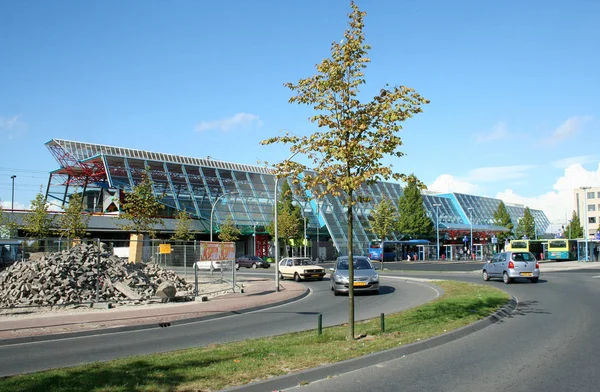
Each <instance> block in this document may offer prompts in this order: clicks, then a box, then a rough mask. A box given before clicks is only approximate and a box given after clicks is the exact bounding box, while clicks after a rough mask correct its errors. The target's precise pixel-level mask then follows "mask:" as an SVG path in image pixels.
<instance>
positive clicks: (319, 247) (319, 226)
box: [317, 199, 321, 261]
mask: <svg viewBox="0 0 600 392" xmlns="http://www.w3.org/2000/svg"><path fill="white" fill-rule="evenodd" d="M319 205H320V202H319V199H317V261H320V256H321V255H320V253H319V250H320V249H321V245H320V244H319V229H320V228H321V223H320V220H319Z"/></svg>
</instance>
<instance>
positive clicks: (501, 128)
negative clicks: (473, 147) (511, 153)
mask: <svg viewBox="0 0 600 392" xmlns="http://www.w3.org/2000/svg"><path fill="white" fill-rule="evenodd" d="M509 136H510V133H509V132H508V126H507V125H506V123H505V122H502V121H500V122H497V123H496V124H495V125H494V127H493V128H492V130H491V131H486V132H482V133H479V134H476V135H475V142H477V143H485V142H491V141H494V140H501V139H507V138H508V137H509Z"/></svg>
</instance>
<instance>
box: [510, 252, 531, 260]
mask: <svg viewBox="0 0 600 392" xmlns="http://www.w3.org/2000/svg"><path fill="white" fill-rule="evenodd" d="M512 260H513V261H535V256H534V255H533V253H530V252H515V253H513V254H512Z"/></svg>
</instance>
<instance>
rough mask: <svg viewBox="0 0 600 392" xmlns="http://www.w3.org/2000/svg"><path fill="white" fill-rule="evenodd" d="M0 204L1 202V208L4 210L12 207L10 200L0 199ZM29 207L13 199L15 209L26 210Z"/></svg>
mask: <svg viewBox="0 0 600 392" xmlns="http://www.w3.org/2000/svg"><path fill="white" fill-rule="evenodd" d="M0 204H2V209H3V210H4V211H10V209H11V207H12V202H11V201H10V200H8V201H6V200H1V201H0ZM27 209H29V208H28V207H27V206H26V205H25V204H21V203H19V202H16V201H15V210H27Z"/></svg>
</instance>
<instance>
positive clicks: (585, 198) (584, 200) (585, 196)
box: [580, 186, 590, 261]
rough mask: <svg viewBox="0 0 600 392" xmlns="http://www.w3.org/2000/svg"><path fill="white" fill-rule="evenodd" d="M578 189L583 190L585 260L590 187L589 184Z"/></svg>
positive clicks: (586, 259)
mask: <svg viewBox="0 0 600 392" xmlns="http://www.w3.org/2000/svg"><path fill="white" fill-rule="evenodd" d="M580 189H582V190H583V202H584V205H583V213H584V215H585V218H584V219H585V221H584V223H585V261H588V237H589V234H588V233H589V231H588V217H587V208H588V207H587V190H588V189H590V187H589V186H582V187H581V188H580Z"/></svg>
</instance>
